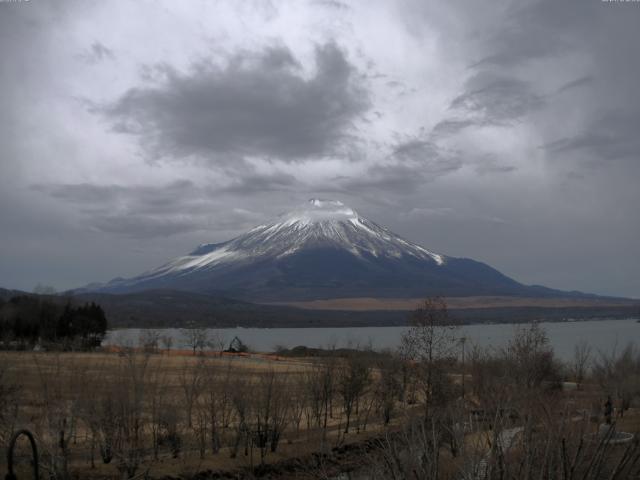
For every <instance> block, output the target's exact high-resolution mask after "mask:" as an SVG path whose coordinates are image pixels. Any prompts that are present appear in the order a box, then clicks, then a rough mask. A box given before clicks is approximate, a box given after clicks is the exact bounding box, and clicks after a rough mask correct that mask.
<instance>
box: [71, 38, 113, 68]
mask: <svg viewBox="0 0 640 480" xmlns="http://www.w3.org/2000/svg"><path fill="white" fill-rule="evenodd" d="M115 58H116V56H115V54H114V53H113V51H112V50H111V49H110V48H107V47H106V46H105V45H103V44H102V43H100V42H93V43H92V44H91V46H90V47H89V48H88V49H86V50H85V51H83V52H82V53H80V54H78V59H79V60H81V61H83V62H85V63H88V64H90V65H92V64H95V63H99V62H101V61H103V60H115Z"/></svg>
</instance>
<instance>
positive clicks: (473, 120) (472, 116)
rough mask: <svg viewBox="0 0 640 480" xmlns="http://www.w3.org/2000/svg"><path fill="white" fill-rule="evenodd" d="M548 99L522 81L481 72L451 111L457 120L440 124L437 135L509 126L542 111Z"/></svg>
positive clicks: (447, 120) (466, 87)
mask: <svg viewBox="0 0 640 480" xmlns="http://www.w3.org/2000/svg"><path fill="white" fill-rule="evenodd" d="M543 104H544V99H543V98H542V97H541V96H540V95H538V94H536V93H535V92H534V91H533V89H532V87H531V86H530V85H529V84H528V83H527V82H524V81H522V80H519V79H517V78H510V77H504V76H496V75H493V74H490V73H487V72H481V73H478V74H476V75H474V76H473V77H471V78H470V79H469V80H467V82H466V83H465V91H464V92H463V93H461V94H460V95H458V96H457V97H456V98H454V99H453V101H452V102H451V105H450V106H449V110H450V111H452V112H453V113H454V115H455V116H456V117H454V118H448V119H445V120H443V121H441V122H439V123H438V124H437V125H436V126H435V127H434V129H433V133H434V134H452V133H457V132H458V131H459V130H462V129H464V128H467V127H470V126H487V125H509V124H511V123H513V122H515V121H517V120H519V119H521V118H522V117H523V116H524V115H526V114H528V113H530V112H532V111H534V110H535V109H537V108H540V107H541V106H542V105H543Z"/></svg>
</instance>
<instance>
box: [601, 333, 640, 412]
mask: <svg viewBox="0 0 640 480" xmlns="http://www.w3.org/2000/svg"><path fill="white" fill-rule="evenodd" d="M593 375H594V377H595V379H596V380H597V381H598V383H599V384H600V385H601V386H602V388H603V389H604V390H605V391H606V392H608V393H609V394H610V395H615V396H616V397H617V398H618V399H619V401H620V408H619V409H618V414H619V415H620V416H623V415H624V412H625V411H626V410H628V409H629V407H630V406H631V402H632V401H633V399H634V398H638V397H640V352H639V351H638V350H637V348H636V347H635V346H634V345H633V344H629V345H627V346H626V347H625V348H624V349H623V350H622V351H621V352H620V353H617V351H616V349H614V350H613V351H612V352H611V353H610V354H605V353H600V356H599V358H598V359H596V361H595V362H594V365H593Z"/></svg>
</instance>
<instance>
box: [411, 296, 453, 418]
mask: <svg viewBox="0 0 640 480" xmlns="http://www.w3.org/2000/svg"><path fill="white" fill-rule="evenodd" d="M411 325H412V326H411V328H410V329H409V331H408V332H407V333H405V334H404V335H403V337H402V347H401V348H402V352H403V355H404V356H405V358H407V359H410V360H413V361H414V362H415V370H414V372H415V374H416V376H417V379H418V382H419V384H420V386H421V388H422V393H423V397H424V398H423V401H424V407H425V417H427V416H428V415H429V410H430V407H431V404H432V402H433V400H434V399H435V394H436V393H438V392H439V391H440V389H438V388H434V387H435V385H436V382H437V381H438V380H442V379H444V378H445V376H444V374H443V369H444V368H445V367H446V366H448V365H451V364H452V363H453V361H454V359H455V355H456V351H455V347H456V327H455V325H453V323H452V321H451V319H450V318H449V314H448V311H447V304H446V302H445V301H444V299H442V298H439V297H436V298H427V299H426V300H425V301H424V303H423V305H422V306H421V307H420V308H419V309H417V310H415V311H414V312H413V314H412V316H411Z"/></svg>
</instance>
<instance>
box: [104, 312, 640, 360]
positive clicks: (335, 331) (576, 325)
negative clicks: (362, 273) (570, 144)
mask: <svg viewBox="0 0 640 480" xmlns="http://www.w3.org/2000/svg"><path fill="white" fill-rule="evenodd" d="M540 325H541V326H542V327H543V328H544V329H545V330H546V332H547V335H548V337H549V340H550V343H551V345H552V346H553V348H554V350H555V352H556V354H557V355H558V357H560V358H561V359H564V360H568V359H570V358H571V357H572V355H573V351H574V347H575V345H577V344H578V343H580V342H582V341H586V342H588V343H589V344H590V345H591V347H592V348H593V350H594V352H597V351H602V352H607V353H608V352H611V351H612V350H613V349H614V348H618V349H620V348H623V347H624V346H626V345H627V344H628V343H630V342H633V343H636V344H640V323H638V321H637V320H636V319H628V320H590V321H576V322H554V323H541V324H540ZM516 328H518V325H514V324H482V325H465V326H462V327H460V328H459V329H458V331H457V333H456V335H457V336H459V337H466V338H467V340H468V342H467V345H468V346H469V345H471V344H475V345H479V346H483V347H486V346H490V347H494V348H500V347H502V346H504V345H506V343H507V342H508V341H509V339H510V338H512V336H513V334H514V332H515V330H516ZM407 329H408V327H352V328H351V327H345V328H239V327H238V328H212V329H208V333H209V335H210V336H211V337H214V336H218V337H220V338H223V339H224V340H225V341H226V343H227V344H228V343H229V341H230V340H231V339H232V338H233V337H235V336H237V337H238V338H240V339H241V340H242V341H243V342H244V343H246V344H247V345H249V347H250V348H251V349H253V350H256V351H260V352H270V351H274V350H275V348H276V347H277V346H282V347H286V348H291V347H295V346H298V345H305V346H307V347H323V348H327V347H330V346H336V347H349V346H350V347H361V348H362V347H365V346H371V347H373V348H374V349H385V348H390V349H394V348H397V347H398V346H399V345H400V340H401V338H402V334H403V333H404V332H406V331H407ZM156 331H157V332H159V334H160V335H169V336H171V337H172V338H173V348H185V347H186V342H185V337H184V334H183V332H182V330H181V329H175V328H168V329H159V330H156ZM143 332H144V330H142V329H135V328H132V329H123V330H112V331H110V332H109V333H108V335H107V337H106V338H105V341H104V344H106V345H120V346H136V345H138V340H139V339H140V337H141V334H142V333H143Z"/></svg>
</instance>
